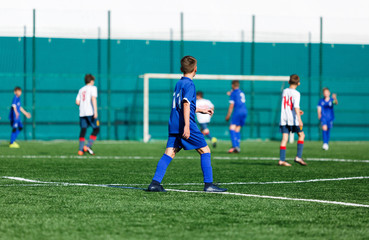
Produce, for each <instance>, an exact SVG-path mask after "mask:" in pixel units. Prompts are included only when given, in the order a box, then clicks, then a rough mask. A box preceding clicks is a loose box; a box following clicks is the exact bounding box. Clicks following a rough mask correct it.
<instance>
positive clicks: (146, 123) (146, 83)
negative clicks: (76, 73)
mask: <svg viewBox="0 0 369 240" xmlns="http://www.w3.org/2000/svg"><path fill="white" fill-rule="evenodd" d="M181 77H182V74H166V73H145V74H144V75H141V76H140V78H143V141H144V142H145V143H146V142H148V141H149V140H150V139H151V135H150V128H149V127H150V119H149V116H150V115H149V113H150V112H149V111H150V108H149V100H150V96H149V92H150V79H160V80H163V81H165V80H167V81H169V80H170V79H172V80H173V79H175V80H178V79H180V78H181ZM194 80H195V81H197V80H212V81H233V80H239V81H254V82H256V81H270V82H286V81H288V80H289V76H260V75H208V74H197V75H196V77H195V79H194ZM283 86H284V85H283ZM211 88H212V86H211V84H210V85H209V86H208V87H207V89H211ZM278 90H279V89H278ZM172 91H173V89H172ZM279 104H280V101H279ZM292 136H293V135H292Z"/></svg>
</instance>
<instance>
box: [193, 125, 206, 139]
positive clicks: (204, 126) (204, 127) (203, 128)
mask: <svg viewBox="0 0 369 240" xmlns="http://www.w3.org/2000/svg"><path fill="white" fill-rule="evenodd" d="M199 125H200V130H201V131H204V130H205V129H208V124H207V123H199ZM190 136H191V135H190Z"/></svg>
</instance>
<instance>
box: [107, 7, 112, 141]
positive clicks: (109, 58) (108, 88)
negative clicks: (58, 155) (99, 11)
mask: <svg viewBox="0 0 369 240" xmlns="http://www.w3.org/2000/svg"><path fill="white" fill-rule="evenodd" d="M110 15H111V14H110V10H109V11H108V53H107V58H108V59H107V65H108V66H107V93H108V96H107V97H108V112H107V113H108V116H107V118H108V119H107V120H108V122H107V124H108V127H107V131H108V134H107V139H108V140H110V129H111V119H110V110H111V89H110V84H111V83H110V81H111V76H110V70H111V41H110V30H111V29H110Z"/></svg>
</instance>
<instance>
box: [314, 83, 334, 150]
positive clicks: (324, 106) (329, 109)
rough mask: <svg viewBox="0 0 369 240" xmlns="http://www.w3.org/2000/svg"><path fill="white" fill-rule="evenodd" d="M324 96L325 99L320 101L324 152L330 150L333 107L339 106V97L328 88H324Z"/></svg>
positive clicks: (319, 115)
mask: <svg viewBox="0 0 369 240" xmlns="http://www.w3.org/2000/svg"><path fill="white" fill-rule="evenodd" d="M323 96H324V98H322V99H320V100H319V103H318V118H319V120H320V124H321V126H322V131H323V147H322V148H323V150H328V149H329V145H328V143H329V139H330V133H331V129H332V127H333V121H334V110H333V106H334V105H337V104H338V100H337V95H336V94H335V93H333V94H332V97H331V92H330V91H329V89H328V88H323Z"/></svg>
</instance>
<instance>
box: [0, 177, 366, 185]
mask: <svg viewBox="0 0 369 240" xmlns="http://www.w3.org/2000/svg"><path fill="white" fill-rule="evenodd" d="M2 178H6V179H11V180H17V181H22V182H31V183H41V184H57V185H65V186H95V185H96V186H100V185H101V186H112V185H114V186H146V185H148V184H147V183H112V184H87V183H66V182H43V181H38V180H32V179H26V178H20V177H8V176H3V177H2ZM360 179H369V176H360V177H342V178H322V179H308V180H295V181H272V182H229V183H219V184H220V185H265V184H294V183H313V182H330V181H347V180H360ZM163 185H165V186H202V185H204V184H203V183H167V184H163Z"/></svg>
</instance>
